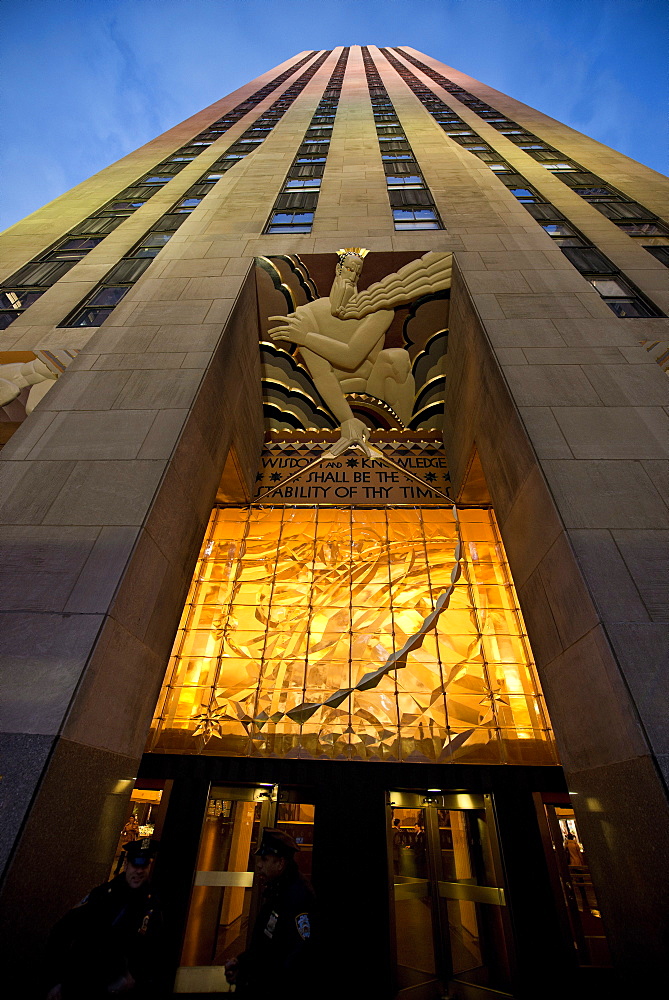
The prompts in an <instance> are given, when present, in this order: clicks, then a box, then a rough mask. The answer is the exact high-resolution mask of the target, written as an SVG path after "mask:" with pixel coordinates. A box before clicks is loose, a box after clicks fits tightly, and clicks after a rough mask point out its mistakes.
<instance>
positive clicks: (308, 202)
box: [265, 46, 350, 233]
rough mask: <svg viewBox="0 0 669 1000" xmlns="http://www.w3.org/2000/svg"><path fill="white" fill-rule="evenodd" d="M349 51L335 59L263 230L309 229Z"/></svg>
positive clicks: (275, 231)
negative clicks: (321, 95)
mask: <svg viewBox="0 0 669 1000" xmlns="http://www.w3.org/2000/svg"><path fill="white" fill-rule="evenodd" d="M349 51H350V49H349V47H348V46H347V47H346V48H345V49H344V50H343V52H342V54H341V55H340V57H339V59H338V60H337V65H336V66H335V69H334V72H333V74H332V76H331V77H330V80H329V82H328V85H327V88H326V90H325V93H324V94H323V97H322V98H321V100H320V103H319V105H318V107H317V108H316V111H315V112H314V116H313V118H312V119H311V122H310V123H309V127H308V129H307V131H306V134H305V136H304V139H303V141H302V144H301V145H300V148H299V149H298V151H297V156H296V157H295V159H294V160H293V162H292V164H291V167H290V170H289V171H288V176H287V177H286V180H285V181H284V184H283V187H282V189H281V193H280V195H279V197H278V198H277V200H276V202H275V205H274V208H273V209H272V214H271V215H270V218H269V222H268V223H267V225H266V227H265V232H266V233H310V232H311V228H312V226H313V224H314V212H315V211H316V205H317V204H318V194H319V192H320V187H321V179H322V177H323V172H324V170H325V161H326V160H327V155H328V152H329V150H330V140H331V138H332V129H333V127H334V121H335V116H336V114H337V108H338V106H339V98H340V96H341V88H342V85H343V83H344V73H345V72H346V63H347V62H348V56H349Z"/></svg>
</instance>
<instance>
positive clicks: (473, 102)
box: [0, 46, 669, 997]
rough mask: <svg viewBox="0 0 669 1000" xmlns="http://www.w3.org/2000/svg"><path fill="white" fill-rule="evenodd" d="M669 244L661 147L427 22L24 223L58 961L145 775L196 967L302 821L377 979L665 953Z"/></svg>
mask: <svg viewBox="0 0 669 1000" xmlns="http://www.w3.org/2000/svg"><path fill="white" fill-rule="evenodd" d="M663 217H664V218H663ZM668 265H669V225H668V224H667V184H666V181H665V179H664V178H662V177H661V176H660V175H658V174H656V173H654V172H653V171H651V170H649V169H647V168H645V167H643V166H641V165H639V164H637V163H635V162H633V161H631V160H629V159H628V158H626V157H624V156H622V155H620V154H618V153H616V152H614V151H613V150H611V149H608V148H606V147H604V146H602V145H601V144H599V143H597V142H595V141H593V140H591V139H588V138H587V137H585V136H582V135H580V134H578V133H576V132H574V131H573V130H572V129H570V128H568V127H566V126H564V125H561V124H559V123H558V122H555V121H554V120H552V119H550V118H547V117H546V116H545V115H543V114H541V113H539V112H538V111H535V110H533V109H532V108H529V107H527V106H525V105H522V104H520V103H519V102H517V101H514V100H513V99H512V98H510V97H507V96H505V95H503V94H501V93H499V92H496V91H494V90H492V89H491V88H489V87H487V86H486V85H485V84H482V83H479V82H477V81H475V80H473V79H472V78H470V77H468V76H466V74H463V73H461V72H459V71H457V70H455V69H452V68H451V67H448V66H445V65H442V64H441V63H439V62H438V61H437V60H435V59H433V58H431V57H429V56H427V55H424V54H422V53H419V52H416V51H415V50H413V49H411V48H407V47H399V48H395V49H386V48H377V47H374V46H362V47H360V46H351V47H350V48H349V47H347V48H343V49H342V48H339V49H335V50H332V51H329V50H326V51H323V50H320V51H313V52H304V53H300V54H299V55H297V56H295V57H294V58H293V59H290V60H288V61H287V62H286V63H284V64H282V65H280V66H278V67H276V68H275V69H272V70H270V71H269V72H268V73H266V74H265V75H263V76H262V77H260V78H258V79H257V80H254V81H252V82H251V83H249V84H248V85H246V86H245V87H242V88H241V89H240V90H239V91H237V92H235V93H234V94H232V95H230V96H229V97H226V98H224V99H223V100H221V101H219V102H218V103H216V104H214V105H212V106H211V107H209V108H207V109H205V110H203V111H201V112H199V113H198V114H196V115H194V116H193V117H192V118H191V119H189V120H188V121H186V122H184V123H183V124H181V125H179V126H177V127H176V128H174V129H172V130H170V131H169V132H167V133H165V134H164V135H162V136H160V137H158V138H157V139H155V140H154V141H152V142H150V143H148V144H147V145H146V146H144V147H142V148H141V149H139V150H137V151H135V152H134V153H131V154H129V155H128V156H127V157H124V158H123V159H122V160H120V161H119V162H118V163H116V164H113V165H112V166H110V167H108V168H107V169H106V170H104V171H102V172H101V173H100V174H98V175H96V176H94V177H92V178H91V179H90V180H88V181H86V182H84V183H83V184H81V185H79V186H78V187H77V188H75V189H73V190H72V191H70V192H68V193H67V194H65V195H63V196H62V197H61V198H59V199H57V200H56V201H55V202H53V203H52V204H50V205H47V206H46V207H45V208H43V209H41V210H40V211H39V212H37V213H35V214H34V215H33V216H30V217H29V218H28V219H26V220H24V221H23V222H21V223H19V224H18V225H17V226H15V227H13V228H12V229H10V230H9V231H8V232H7V233H6V234H5V236H4V237H3V244H2V268H3V270H2V306H1V309H0V323H1V325H2V329H3V332H2V334H1V335H0V336H1V337H2V345H1V348H2V349H1V352H0V364H2V367H1V368H0V391H1V392H2V396H0V402H1V403H2V409H1V410H0V414H1V415H2V421H1V422H0V431H2V441H3V442H6V443H5V445H4V448H3V449H2V453H1V455H0V459H1V462H0V483H1V484H2V487H1V489H2V496H1V503H2V506H1V508H0V514H1V517H2V545H3V558H2V561H1V562H0V573H1V574H2V578H3V615H2V620H3V627H2V636H1V638H0V648H1V649H2V656H3V662H4V666H3V682H2V683H3V685H4V693H3V698H2V703H3V709H2V711H3V723H2V727H1V728H2V732H3V734H4V735H3V747H4V757H5V763H4V765H3V774H4V777H3V781H2V784H1V786H0V787H1V789H2V793H1V794H2V796H3V797H4V799H5V802H6V807H5V808H6V811H5V813H4V815H5V817H6V818H5V820H4V824H3V834H4V837H3V841H4V849H5V862H6V870H5V879H4V883H3V909H4V912H5V913H6V914H7V915H8V918H9V919H8V920H7V922H6V924H5V934H6V936H7V937H8V939H9V940H11V941H12V942H13V947H12V949H11V953H12V954H14V955H15V956H16V958H17V960H20V961H21V962H25V958H26V954H28V955H33V954H34V952H35V948H37V947H39V942H40V941H41V940H42V939H43V937H44V935H45V933H46V931H47V929H48V927H49V925H50V924H51V923H52V922H53V921H54V920H55V919H56V917H57V916H58V915H59V914H60V913H62V912H63V910H64V909H66V908H67V907H68V906H70V905H72V904H73V903H75V902H76V901H77V899H78V898H80V897H81V896H82V895H83V894H84V892H85V891H86V890H87V889H88V888H90V886H91V885H93V884H95V883H96V880H97V881H101V880H103V879H104V878H106V877H107V876H108V875H109V874H110V872H112V871H113V869H114V867H115V864H116V859H117V857H118V851H119V845H120V841H119V837H120V836H122V834H121V831H122V829H123V828H124V824H127V821H128V820H129V819H130V816H131V815H134V816H135V817H136V819H137V822H138V824H139V828H140V832H141V833H142V834H143V835H147V836H152V837H153V838H154V839H155V840H157V841H159V845H160V846H159V851H158V856H157V859H156V877H157V878H159V879H161V881H162V883H163V891H164V894H165V901H166V911H167V915H168V929H169V934H170V941H171V944H172V948H171V954H172V957H173V961H174V974H175V984H176V985H175V988H176V990H177V992H182V993H198V992H206V991H212V990H220V989H223V988H224V987H223V982H224V980H223V974H222V966H223V962H224V960H225V959H226V958H228V957H230V956H231V955H233V954H235V953H236V952H237V951H238V950H239V949H240V948H241V947H242V945H243V941H244V938H245V934H246V925H247V922H248V915H249V912H253V907H254V905H255V895H254V893H255V892H256V891H257V889H254V886H253V876H252V874H251V869H252V854H253V851H254V849H255V846H256V845H257V843H258V836H259V832H260V830H261V829H262V827H263V826H267V825H269V826H272V825H278V826H283V827H284V828H286V829H289V830H291V831H293V832H294V834H295V836H296V838H297V840H298V843H300V844H301V848H302V849H301V851H300V863H301V865H303V866H304V868H305V870H308V871H311V865H312V861H313V877H314V880H315V882H316V886H317V889H318V891H319V896H320V899H321V905H322V907H323V914H324V919H323V935H324V937H325V938H326V939H327V942H328V945H329V946H330V947H331V948H332V949H333V952H334V951H337V952H339V953H340V954H345V955H347V960H348V961H350V962H351V967H352V968H353V967H357V966H360V968H361V969H362V970H363V971H361V972H360V973H359V974H358V978H356V981H355V984H354V985H353V986H351V985H350V983H349V984H347V990H348V991H349V992H350V991H351V990H352V989H359V990H360V995H365V996H379V997H391V996H394V995H395V994H397V993H399V994H400V995H401V994H402V993H403V992H404V991H405V990H406V991H407V993H406V995H407V996H408V995H409V991H410V994H411V996H415V997H418V996H433V995H438V992H437V991H438V990H439V989H440V988H441V986H442V985H443V986H445V985H446V984H450V989H451V990H452V992H453V993H454V995H460V996H473V995H476V996H485V995H492V993H491V991H493V990H497V991H498V992H502V993H506V994H510V995H518V996H526V995H537V994H536V992H535V993H533V994H532V993H531V992H528V990H531V989H536V987H537V982H540V983H541V990H542V995H546V996H548V995H550V990H551V989H552V981H547V975H548V974H547V970H548V969H550V970H551V977H552V976H554V975H555V970H558V971H559V973H560V976H559V977H556V978H558V979H559V980H560V983H561V986H562V985H564V982H566V981H572V980H573V982H574V983H578V982H581V981H583V980H582V977H583V976H584V975H585V974H586V973H585V971H584V970H586V969H590V970H592V969H593V968H597V967H599V968H601V969H604V968H606V967H607V966H609V965H610V964H611V963H613V964H614V966H616V967H618V968H620V969H632V968H637V969H638V968H642V969H643V970H644V971H646V970H650V969H651V968H653V967H654V966H658V967H659V966H660V963H661V958H660V956H661V955H662V954H663V943H662V942H663V938H662V935H663V927H662V919H663V917H664V919H665V920H666V904H665V902H664V896H663V885H664V880H665V877H666V876H665V859H666V857H667V856H668V854H669V815H668V808H667V795H666V791H667V790H666V773H667V772H666V767H667V752H668V749H669V748H668V746H667V730H666V701H667V680H666V677H667V670H666V668H667V660H668V659H669V655H668V654H669V639H668V637H667V606H668V603H669V602H668V601H667V593H666V575H663V573H662V546H663V545H664V551H665V552H666V544H667V542H666V540H667V529H668V528H669V511H668V509H667V497H668V496H669V484H668V481H667V473H666V469H667V465H666V459H667V440H668V438H667V422H668V421H667V409H666V406H667V402H668V399H667V382H666V375H665V373H664V371H663V366H664V367H665V368H666V364H667V357H668V356H669V322H668V321H667V318H666V312H667V309H668V308H669V279H668V272H667V266H668ZM33 411H34V412H33ZM663 588H664V590H663ZM395 821H398V822H395ZM128 830H129V827H128ZM127 835H128V833H127V831H126V836H127ZM73 858H76V864H73ZM664 930H665V931H666V924H665V927H664ZM363 956H364V958H365V961H364V963H363V962H362V957H363ZM579 970H580V971H579ZM537 976H539V977H542V978H540V979H539V980H537ZM569 977H572V980H570V979H569ZM579 977H581V978H579ZM474 991H476V992H474Z"/></svg>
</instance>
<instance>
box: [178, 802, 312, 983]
mask: <svg viewBox="0 0 669 1000" xmlns="http://www.w3.org/2000/svg"><path fill="white" fill-rule="evenodd" d="M308 798H309V796H308V795H306V796H305V794H304V790H302V793H301V794H300V793H297V792H294V791H293V790H291V789H279V788H278V786H276V785H272V784H270V783H266V784H258V785H255V786H248V787H240V786H222V785H221V786H219V785H216V786H212V787H211V788H210V790H209V795H208V798H207V807H206V811H205V816H204V819H203V822H202V833H201V836H200V846H199V850H198V858H197V863H196V870H195V873H194V878H193V888H192V891H191V898H190V905H189V909H188V918H187V923H186V933H185V937H184V944H183V948H182V953H181V961H180V965H179V968H178V970H177V975H176V981H175V987H174V992H175V993H228V992H230V987H229V986H228V984H227V982H226V979H225V963H226V962H227V961H228V960H229V959H231V958H235V957H236V956H237V955H239V954H240V953H241V952H242V951H244V949H245V947H246V942H247V936H248V932H249V929H250V928H252V927H253V922H254V918H255V913H256V910H257V907H258V905H259V894H258V888H257V883H256V880H255V878H254V871H253V868H254V854H255V852H256V850H257V849H258V846H259V844H260V841H261V839H262V832H263V830H264V829H265V827H275V826H276V827H279V829H283V830H285V831H286V832H287V833H290V834H291V836H292V837H294V838H295V841H296V842H297V844H298V846H299V848H300V850H299V852H298V854H297V856H296V861H297V863H298V867H299V869H300V871H301V873H302V874H303V875H305V876H306V877H307V878H310V876H311V857H312V851H313V828H314V805H313V803H312V802H309V801H305V799H308Z"/></svg>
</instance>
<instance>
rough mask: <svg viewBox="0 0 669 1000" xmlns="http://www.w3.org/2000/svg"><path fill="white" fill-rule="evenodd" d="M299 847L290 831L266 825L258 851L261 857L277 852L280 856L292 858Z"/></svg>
mask: <svg viewBox="0 0 669 1000" xmlns="http://www.w3.org/2000/svg"><path fill="white" fill-rule="evenodd" d="M295 851H299V847H298V846H297V844H296V843H295V840H294V839H293V838H292V837H291V835H290V834H289V833H285V832H284V831H283V830H278V829H276V828H275V827H271V826H266V827H265V829H264V830H263V834H262V841H261V842H260V847H259V848H258V850H257V851H256V854H259V855H260V856H261V857H264V856H265V855H266V854H275V855H276V856H277V857H279V858H292V857H293V855H294V854H295Z"/></svg>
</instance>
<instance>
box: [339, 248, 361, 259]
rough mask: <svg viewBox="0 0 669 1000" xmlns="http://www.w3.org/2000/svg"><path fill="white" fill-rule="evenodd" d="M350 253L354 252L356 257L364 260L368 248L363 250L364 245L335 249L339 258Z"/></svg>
mask: <svg viewBox="0 0 669 1000" xmlns="http://www.w3.org/2000/svg"><path fill="white" fill-rule="evenodd" d="M350 253H352V254H354V255H355V256H356V257H359V258H360V260H364V259H365V257H366V256H367V254H368V253H369V250H365V248H364V247H344V249H343V250H337V256H338V257H339V259H340V260H341V259H342V258H343V257H346V256H348V254H350Z"/></svg>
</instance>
